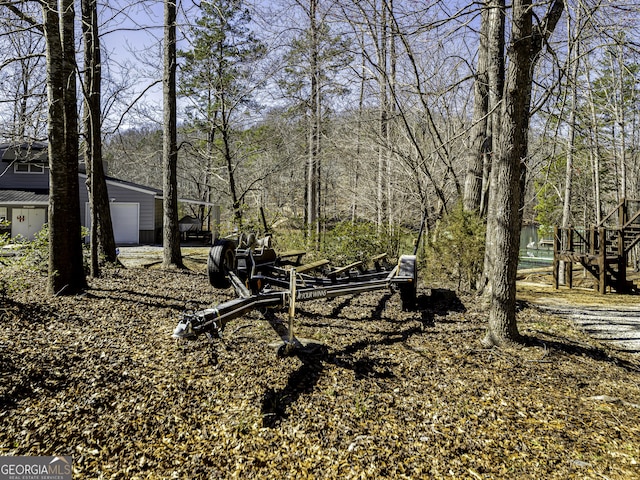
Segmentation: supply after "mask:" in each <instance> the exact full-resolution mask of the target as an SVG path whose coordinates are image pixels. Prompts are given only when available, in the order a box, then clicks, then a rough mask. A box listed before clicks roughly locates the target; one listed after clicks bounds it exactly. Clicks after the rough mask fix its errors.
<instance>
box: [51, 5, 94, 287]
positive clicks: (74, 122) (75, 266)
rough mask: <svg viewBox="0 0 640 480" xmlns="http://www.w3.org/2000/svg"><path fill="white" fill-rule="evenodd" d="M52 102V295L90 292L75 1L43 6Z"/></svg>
mask: <svg viewBox="0 0 640 480" xmlns="http://www.w3.org/2000/svg"><path fill="white" fill-rule="evenodd" d="M42 11H43V18H44V32H45V39H46V45H47V92H48V99H49V116H48V121H49V128H48V133H49V170H50V173H49V184H50V193H49V291H50V292H51V293H53V294H56V295H59V294H75V293H77V292H78V291H80V290H82V289H83V288H85V287H86V277H85V273H84V268H83V259H82V243H81V242H82V239H81V236H80V235H81V234H80V198H79V186H78V114H77V110H76V105H77V99H76V71H75V41H74V19H75V10H74V7H73V0H62V1H61V2H60V3H59V2H58V0H47V1H46V2H44V3H43V4H42Z"/></svg>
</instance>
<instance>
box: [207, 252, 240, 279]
mask: <svg viewBox="0 0 640 480" xmlns="http://www.w3.org/2000/svg"><path fill="white" fill-rule="evenodd" d="M235 266H236V246H235V244H234V243H233V242H232V241H231V240H220V241H218V242H216V244H215V245H214V246H213V247H211V249H210V250H209V258H208V259H207V271H208V272H209V283H210V284H211V285H213V286H214V287H215V288H227V287H229V285H231V282H229V278H228V277H227V273H228V272H229V271H231V270H233V269H234V268H235Z"/></svg>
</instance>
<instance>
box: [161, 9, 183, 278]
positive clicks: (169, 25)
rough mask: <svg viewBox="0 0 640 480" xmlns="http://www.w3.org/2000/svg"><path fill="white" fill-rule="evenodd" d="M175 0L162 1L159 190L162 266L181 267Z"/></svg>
mask: <svg viewBox="0 0 640 480" xmlns="http://www.w3.org/2000/svg"><path fill="white" fill-rule="evenodd" d="M176 17H177V13H176V3H175V0H165V2H164V58H163V60H164V76H163V79H162V85H163V89H162V97H163V104H164V112H163V136H162V179H163V181H162V190H163V196H164V198H163V203H162V205H163V226H162V247H163V262H162V263H163V267H164V268H182V267H183V264H182V254H181V252H180V229H179V226H178V179H177V168H178V141H177V136H178V123H177V100H176V99H177V94H176V62H177V53H176Z"/></svg>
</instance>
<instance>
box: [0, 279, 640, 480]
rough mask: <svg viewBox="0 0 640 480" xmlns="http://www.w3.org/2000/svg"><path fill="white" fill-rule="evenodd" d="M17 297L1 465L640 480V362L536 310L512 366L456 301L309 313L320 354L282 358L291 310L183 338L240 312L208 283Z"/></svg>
mask: <svg viewBox="0 0 640 480" xmlns="http://www.w3.org/2000/svg"><path fill="white" fill-rule="evenodd" d="M1 275H2V273H0V276H1ZM23 282H24V284H23V286H24V287H25V288H24V289H23V290H22V291H21V292H20V293H15V294H11V295H9V296H5V297H0V298H2V302H3V303H2V304H0V316H1V318H2V330H1V332H0V369H1V372H2V378H1V381H0V425H1V426H0V449H1V452H0V453H1V454H3V455H54V454H55V455H72V456H73V459H74V470H75V475H74V478H78V479H84V478H87V479H111V478H114V479H143V478H145V479H146V478H153V479H156V478H179V479H200V478H203V479H204V478H207V479H217V478H224V479H226V478H241V479H246V478H256V479H257V478H268V479H276V478H277V479H285V478H296V479H299V478H335V479H338V478H340V479H344V478H375V479H378V478H415V479H418V478H474V479H479V478H492V479H493V478H540V479H549V478H558V479H560V478H561V479H567V478H580V479H583V478H594V479H596V478H609V479H629V478H640V367H639V361H638V360H639V357H638V356H637V354H635V355H634V354H627V353H622V352H617V351H614V350H612V349H610V347H608V346H607V345H603V344H598V343H596V342H595V341H594V340H592V339H590V338H589V337H587V336H586V335H584V334H582V333H581V332H580V331H578V330H577V329H575V328H574V327H573V326H572V325H571V324H570V323H569V321H567V320H563V319H560V318H555V317H552V316H549V315H546V314H544V313H542V312H541V311H538V310H536V309H535V308H534V307H533V306H530V305H529V304H527V303H524V302H523V303H522V304H521V309H520V310H519V313H518V318H519V326H520V330H521V332H522V333H524V334H526V335H528V336H529V337H530V346H527V347H523V348H519V349H507V350H497V349H490V350H487V349H483V348H481V347H480V344H479V339H480V338H481V336H482V334H483V330H484V322H485V320H486V315H485V314H484V313H483V312H481V311H480V310H479V309H478V308H476V306H475V303H474V302H475V299H474V298H472V297H469V298H458V297H457V296H456V295H455V294H454V293H452V292H451V291H448V290H444V289H435V288H434V289H429V288H426V287H422V288H421V289H420V291H419V308H418V310H417V311H415V312H403V311H402V310H401V309H400V302H399V298H398V296H397V295H393V294H390V293H388V292H377V293H369V294H364V295H358V296H354V297H342V298H338V299H335V300H331V301H326V300H318V301H313V302H308V303H304V304H300V305H299V308H298V312H297V319H296V333H297V334H298V335H299V336H300V337H305V338H312V339H316V340H318V341H320V342H322V343H323V344H324V345H325V346H326V349H319V350H317V351H316V352H315V353H312V354H307V355H303V354H300V355H297V356H293V357H286V358H279V357H278V356H277V355H276V350H275V348H274V347H272V346H270V345H269V344H270V343H272V342H274V340H278V338H279V337H278V336H277V335H276V334H275V332H274V329H273V328H272V325H271V324H274V323H277V322H278V321H279V320H281V321H284V320H285V315H284V313H283V312H275V313H274V314H273V316H272V317H271V318H270V322H269V321H266V320H265V319H264V318H263V317H262V316H261V315H260V314H259V313H254V314H250V315H247V316H245V317H243V318H240V319H237V320H235V321H233V322H231V323H230V324H229V325H228V326H227V329H226V330H225V332H224V342H223V343H220V342H218V343H217V344H216V345H215V349H214V348H212V347H211V345H210V344H209V342H208V340H207V338H206V337H201V338H199V339H198V340H196V341H192V342H184V341H181V342H176V341H175V340H173V339H172V338H171V333H172V331H173V328H174V327H175V325H176V323H177V321H178V319H179V316H180V313H181V312H182V311H183V310H184V309H193V308H196V309H197V308H203V307H207V306H210V305H212V304H215V303H218V302H220V301H222V300H224V299H227V298H230V296H231V295H232V291H226V292H215V291H213V289H212V288H211V287H210V286H209V285H208V282H207V279H206V275H205V274H204V273H203V272H202V271H184V272H163V271H160V270H157V269H144V268H128V269H118V270H108V271H106V273H105V276H104V278H101V279H97V280H91V281H90V288H89V289H88V291H87V292H86V294H84V295H80V296H74V297H57V298H51V297H48V296H46V295H44V294H43V292H44V290H45V288H44V285H45V282H44V279H43V278H42V277H40V276H29V277H27V278H25V279H24V280H23ZM276 326H277V325H276Z"/></svg>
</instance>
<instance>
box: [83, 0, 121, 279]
mask: <svg viewBox="0 0 640 480" xmlns="http://www.w3.org/2000/svg"><path fill="white" fill-rule="evenodd" d="M81 4H82V32H83V38H84V72H85V73H84V99H85V104H84V118H83V123H84V132H85V143H84V157H85V164H86V166H87V187H88V191H89V208H90V211H91V232H90V239H91V261H90V266H91V276H92V277H99V276H100V264H99V248H98V247H99V246H101V247H102V254H103V255H104V258H105V260H106V261H107V262H110V263H115V262H116V261H117V257H116V244H115V240H114V237H113V225H112V222H111V210H110V206H109V195H108V192H107V183H106V180H105V177H104V166H103V162H102V128H101V127H102V118H101V105H100V101H101V79H102V67H101V54H100V37H99V32H98V29H99V22H98V8H97V1H96V0H82V2H81Z"/></svg>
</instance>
